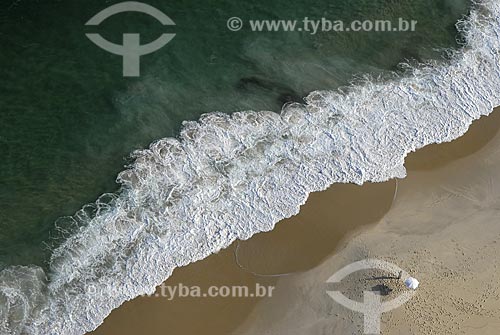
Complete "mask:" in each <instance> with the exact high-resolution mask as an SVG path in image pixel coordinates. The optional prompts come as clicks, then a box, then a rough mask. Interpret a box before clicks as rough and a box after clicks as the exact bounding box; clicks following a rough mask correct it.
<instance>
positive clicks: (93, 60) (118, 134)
mask: <svg viewBox="0 0 500 335" xmlns="http://www.w3.org/2000/svg"><path fill="white" fill-rule="evenodd" d="M116 2H118V1H110V2H106V3H103V2H102V1H85V2H82V1H64V0H63V1H48V2H44V3H34V2H27V1H26V2H25V1H14V2H13V3H12V5H10V4H8V5H2V9H1V12H0V46H1V49H0V65H1V66H0V157H1V160H0V264H3V265H7V264H32V263H34V264H39V265H44V263H45V260H46V259H47V256H48V255H49V254H50V248H51V247H52V246H53V245H54V243H53V242H54V241H55V243H57V241H58V240H54V239H55V238H56V237H58V236H59V235H60V233H59V232H58V230H57V229H56V224H55V222H56V220H57V219H58V218H60V217H62V216H65V215H72V214H73V213H75V212H76V211H77V210H78V209H79V208H81V206H82V205H83V204H85V203H90V202H93V201H94V200H95V199H96V198H97V197H98V196H99V195H100V194H102V193H105V192H112V191H115V190H116V188H117V186H116V184H115V183H114V179H115V176H116V174H117V173H118V172H119V171H120V170H122V169H123V166H124V165H125V164H127V162H128V160H129V159H128V157H129V154H130V153H131V152H132V151H133V150H134V149H138V148H143V147H145V146H147V145H148V144H149V143H150V142H152V141H154V140H155V139H158V138H161V137H165V136H174V135H175V134H176V132H177V131H178V129H179V127H180V126H181V123H182V121H183V120H193V119H197V118H198V117H199V116H200V115H201V114H202V113H205V112H210V111H216V110H217V111H222V112H228V113H229V112H233V111H238V110H247V109H253V110H263V109H268V110H273V111H279V109H280V107H281V105H282V104H283V103H284V102H287V101H297V100H299V101H300V97H302V96H304V95H305V94H307V93H308V92H310V91H313V90H315V89H335V88H338V87H341V86H344V85H347V84H348V83H349V82H350V81H351V80H352V78H353V76H355V75H360V74H363V73H371V74H373V75H378V74H382V73H385V72H387V71H398V64H399V63H400V62H401V61H403V60H405V59H408V60H419V61H422V60H426V59H439V58H441V57H442V52H441V51H442V49H443V48H449V47H454V46H456V45H457V41H456V40H457V32H456V30H455V27H454V24H455V22H456V21H457V19H458V18H460V17H461V16H462V15H464V14H466V13H467V8H468V6H467V4H466V2H465V1H452V0H448V1H445V0H441V1H436V0H427V1H395V0H392V1H390V0H386V1H376V0H370V1H364V0H363V1H361V0H355V1H347V0H342V1H338V0H337V1H316V2H315V3H314V7H311V5H310V4H309V3H307V2H305V1H304V2H291V1H273V2H270V1H254V2H252V3H249V2H242V1H214V2H210V3H209V2H201V3H200V2H195V1H175V2H174V1H148V2H147V3H148V4H150V5H153V6H154V7H156V8H158V9H160V10H162V11H163V12H165V13H166V14H168V15H169V16H170V17H171V18H172V19H173V20H174V22H175V23H176V26H175V27H169V28H167V31H172V32H175V33H176V34H177V36H176V37H175V39H174V40H173V41H172V42H171V43H169V44H168V45H167V46H165V47H164V48H163V49H161V50H159V51H158V52H156V53H154V54H151V55H148V56H145V57H143V58H142V60H141V65H142V76H141V77H140V78H123V77H122V76H121V71H122V63H121V58H120V57H119V56H115V55H111V54H109V53H107V52H105V51H103V50H101V49H99V48H98V47H97V46H95V45H94V44H92V43H91V42H90V41H89V40H88V39H87V38H86V37H85V33H87V32H93V31H98V32H99V33H101V34H102V35H103V36H104V37H105V38H107V39H109V40H112V41H116V42H119V41H120V40H121V35H122V33H123V32H140V33H141V36H142V37H141V38H143V39H144V40H145V41H152V40H154V39H156V38H157V37H158V36H159V35H160V34H161V33H163V32H164V31H165V28H164V27H162V26H161V25H160V24H158V23H157V22H156V21H155V20H154V19H152V18H149V17H147V16H144V15H141V14H122V15H120V16H118V15H117V16H115V17H112V18H109V19H108V20H106V21H105V22H104V23H103V24H102V25H101V26H100V27H97V28H96V27H92V28H90V27H85V26H84V24H85V22H86V21H87V20H88V19H89V18H91V17H92V16H93V15H95V14H96V13H97V12H99V11H100V10H102V9H104V8H105V7H107V6H109V5H111V4H112V3H116ZM231 16H240V17H241V18H242V19H244V20H248V19H302V18H303V17H306V16H307V17H309V18H321V17H327V18H332V19H342V20H345V21H350V20H354V19H361V20H363V19H394V18H397V17H404V18H408V19H413V20H418V21H419V24H418V26H417V31H416V32H406V33H402V32H401V33H331V32H326V33H318V34H317V35H314V36H311V35H310V34H308V33H306V32H302V33H299V32H296V33H291V32H286V33H285V32H281V33H278V32H273V33H256V32H251V31H249V29H248V27H245V28H244V29H243V30H242V31H239V32H231V31H229V30H228V29H227V28H226V20H227V19H228V18H229V17H231ZM67 228H68V227H64V229H67ZM47 243H48V245H47Z"/></svg>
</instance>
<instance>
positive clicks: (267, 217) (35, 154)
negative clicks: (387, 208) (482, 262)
mask: <svg viewBox="0 0 500 335" xmlns="http://www.w3.org/2000/svg"><path fill="white" fill-rule="evenodd" d="M23 4H25V3H23V2H22V1H21V2H19V1H18V2H16V3H15V4H14V7H9V8H10V9H9V11H14V12H11V13H8V14H7V15H5V14H2V15H0V17H1V20H2V21H1V22H2V27H3V28H4V29H2V35H1V38H2V39H5V40H4V41H2V42H4V44H6V43H11V44H14V45H15V46H12V47H11V49H8V52H3V51H2V54H1V55H2V56H1V57H2V59H1V61H2V64H6V65H5V66H2V72H5V75H4V76H2V78H3V79H2V99H1V102H0V103H1V104H2V105H0V106H1V107H0V108H1V111H2V116H1V117H2V123H1V127H2V128H1V129H2V133H1V138H0V139H1V141H2V149H1V150H2V153H4V151H5V154H4V155H3V157H7V159H3V160H2V162H1V164H2V166H1V167H2V178H1V180H2V189H1V196H2V205H1V206H2V207H1V209H2V211H1V215H2V216H1V220H2V221H1V223H0V224H1V225H2V226H1V227H2V230H1V231H2V244H1V245H2V257H3V263H4V264H5V265H6V267H5V268H4V269H3V270H2V271H1V272H0V281H1V282H2V284H3V285H2V291H1V295H0V300H1V302H2V304H1V305H0V308H1V309H0V330H2V332H5V333H7V334H8V333H13V334H19V333H28V334H81V333H84V332H85V331H89V330H92V329H94V328H95V327H97V326H98V325H99V324H100V323H101V322H102V320H103V318H104V317H105V316H106V315H107V314H109V312H110V311H111V310H112V309H113V308H116V307H118V306H119V305H120V304H121V303H122V302H123V301H125V300H128V299H131V298H133V297H135V296H137V295H139V294H142V293H146V292H152V291H153V290H154V288H155V286H156V285H158V284H159V283H161V282H162V281H163V280H165V279H166V278H167V277H168V276H169V275H170V273H171V271H172V270H173V269H174V268H175V267H178V266H182V265H186V264H189V263H190V262H193V261H195V260H198V259H202V258H204V257H206V256H208V255H209V254H211V253H213V252H216V251H217V250H220V249H222V248H224V247H226V246H228V245H229V244H230V243H231V242H232V241H233V240H234V239H236V238H240V239H247V238H249V237H250V236H251V235H253V234H255V233H257V232H259V231H267V230H270V229H272V228H273V226H274V224H275V223H276V222H277V221H279V220H280V219H282V218H284V217H289V216H291V215H294V214H296V213H297V211H298V208H299V206H300V204H302V203H303V202H304V201H305V200H306V198H307V195H308V194H309V193H310V192H312V191H318V190H322V189H325V188H326V187H328V186H329V185H331V184H333V183H345V182H352V183H363V182H365V181H384V180H387V179H389V178H394V177H404V174H405V171H404V166H403V163H404V157H405V156H406V154H407V153H408V152H410V151H413V150H415V149H417V148H420V147H422V146H425V145H427V144H430V143H439V142H443V141H450V140H453V139H454V138H456V137H458V136H460V135H462V134H463V133H464V132H465V131H466V130H467V129H468V126H469V125H470V123H471V122H472V121H473V120H474V119H477V118H478V117H480V116H481V115H486V114H488V113H490V112H491V110H492V107H493V106H496V105H498V104H500V101H499V100H500V98H499V95H498V93H499V91H498V90H499V87H500V86H499V82H498V81H499V78H500V68H499V46H500V41H499V34H500V5H499V4H497V3H496V2H495V1H490V0H485V1H483V2H481V3H480V4H478V5H476V7H475V9H474V10H473V12H472V13H471V14H470V15H469V16H468V19H467V20H466V21H464V22H462V23H461V24H460V25H459V28H460V29H459V30H460V31H461V35H460V37H459V40H460V41H462V42H463V45H461V46H459V45H457V42H456V38H457V30H456V28H455V26H454V24H455V23H456V21H457V20H458V19H459V18H460V17H461V15H462V14H464V13H466V12H467V6H466V4H464V3H461V2H458V1H457V2H454V1H437V2H435V1H421V2H418V3H413V2H409V1H400V2H393V1H380V2H377V1H369V2H368V1H358V2H356V1H350V2H349V3H347V2H333V4H332V3H326V2H325V3H324V4H323V5H324V7H322V4H316V5H315V7H314V9H310V8H307V7H308V6H306V5H305V4H303V5H302V6H303V7H304V8H300V6H299V5H297V6H291V5H290V3H289V2H287V3H285V2H280V1H278V2H273V3H272V4H267V3H266V4H264V3H263V4H262V5H259V4H255V3H253V4H251V5H250V4H243V3H242V4H235V3H229V2H228V3H222V2H221V3H220V5H219V4H218V5H217V6H215V5H213V6H208V5H207V8H200V7H197V5H195V4H194V3H193V4H190V3H188V2H183V3H182V4H176V5H175V6H174V5H172V4H171V5H166V4H162V3H159V2H158V3H151V4H152V5H157V7H159V8H162V10H164V11H165V12H166V13H168V14H169V16H170V17H172V19H174V21H175V22H176V23H177V27H175V29H177V30H176V32H177V33H178V35H177V36H176V38H175V40H174V41H173V42H172V43H171V45H170V44H169V45H168V46H167V47H166V48H165V49H168V50H164V51H163V53H159V54H155V55H151V56H148V57H145V58H144V59H145V61H144V64H143V77H141V78H140V79H134V80H130V79H128V80H125V79H123V78H117V77H119V75H120V72H121V61H120V59H119V58H117V57H115V56H111V55H107V54H105V53H104V52H101V51H100V50H98V49H96V47H94V46H93V45H92V44H91V43H90V42H86V41H85V40H83V41H82V39H81V36H80V35H81V34H84V32H85V29H84V28H83V27H81V26H78V24H76V23H82V24H83V23H84V22H85V21H86V20H87V19H88V18H89V17H91V16H92V15H93V14H94V13H92V12H91V10H94V9H95V10H96V12H97V11H98V9H96V8H95V7H99V6H95V7H94V8H92V7H93V5H92V2H88V6H87V4H86V5H85V8H79V6H75V5H74V4H70V3H66V2H64V1H62V2H54V3H52V4H50V5H43V6H42V5H39V4H36V5H33V4H31V3H29V4H27V5H26V6H28V7H25V8H24V10H25V12H23V11H22V8H23ZM33 6H34V7H35V8H30V7H33ZM37 6H40V7H37ZM44 6H47V7H44ZM100 6H102V4H101V5H100ZM162 6H163V7H162ZM169 6H170V7H169ZM40 8H43V11H38V12H37V9H39V10H40ZM99 8H100V7H99ZM16 11H17V12H16ZM19 11H20V12H19ZM83 12H85V13H87V12H88V14H89V15H85V17H84V18H81V17H80V16H81V15H82V13H83ZM188 12H189V13H188ZM379 12H380V13H381V14H380V15H388V16H389V17H398V16H402V17H405V16H407V17H410V16H411V19H418V20H419V21H421V22H424V23H426V24H424V25H423V27H422V30H420V29H419V30H418V31H417V32H416V33H411V34H402V33H400V34H395V35H394V36H393V35H391V37H383V36H380V35H376V34H359V35H356V34H347V35H349V36H342V35H340V36H339V35H333V34H331V33H330V34H320V35H318V36H312V37H311V36H309V35H306V34H301V33H297V34H291V33H282V34H276V33H269V34H260V33H259V34H258V35H256V34H255V33H252V32H249V31H242V32H240V33H234V32H229V31H226V30H224V29H225V20H227V17H229V16H235V15H238V14H239V13H242V14H239V15H241V16H246V17H249V18H250V17H251V15H254V14H255V15H259V18H261V17H262V18H275V17H278V18H288V17H297V16H298V17H303V16H309V17H314V16H316V17H318V16H319V17H321V16H330V15H331V16H336V17H337V15H344V16H342V18H343V19H346V20H349V19H348V18H359V17H373V15H374V13H379ZM12 13H14V14H12ZM15 13H17V14H15ZM19 13H21V14H19ZM44 13H45V14H44ZM61 14H65V15H66V16H61ZM16 15H18V16H16ZM56 17H57V18H58V19H57V20H56V19H55V18H56ZM14 18H17V19H18V20H19V21H16V20H14ZM420 18H421V20H420ZM20 22H23V24H20ZM126 22H128V20H121V21H112V22H110V23H109V26H107V27H109V28H108V29H109V31H111V32H112V33H111V34H110V35H109V36H110V39H111V38H113V37H114V38H119V37H117V36H119V35H120V34H121V33H122V32H123V29H132V28H147V29H146V30H148V31H150V32H151V33H153V31H152V30H153V29H152V28H150V25H149V24H148V23H146V22H147V21H143V22H141V21H140V20H139V22H138V23H137V21H136V23H135V24H136V26H133V27H132V26H128V23H126ZM30 24H31V25H32V26H31V27H32V28H31V30H30V29H26V30H24V29H25V28H23V29H21V28H18V27H26V25H30ZM60 24H63V27H67V29H66V30H64V29H62V30H63V33H61V27H60V26H58V25H60ZM64 24H66V26H64ZM37 25H43V27H46V26H48V27H50V28H49V29H48V31H52V33H48V31H47V30H43V31H42V30H40V29H38V30H37V29H36V27H37ZM124 25H125V26H124ZM75 26H78V27H75ZM105 27H106V26H103V27H101V28H102V29H104V28H105ZM15 29H20V30H19V35H23V34H24V38H25V40H21V41H22V43H19V41H20V40H19V39H17V38H13V37H12V36H13V35H12V34H10V33H9V34H7V33H4V32H8V31H15ZM51 29H52V30H51ZM113 32H114V33H116V34H113ZM118 32H120V34H118ZM156 32H157V31H156ZM37 34H39V35H38V37H37ZM14 35H15V34H14ZM37 38H38V39H43V40H44V42H46V43H48V46H46V44H44V43H40V42H34V41H37ZM73 38H80V39H79V40H78V41H76V40H73ZM152 38H154V37H152ZM25 42H28V43H25ZM85 42H86V43H85ZM16 43H17V44H16ZM37 43H38V44H37ZM42 45H43V46H42ZM450 47H455V48H458V49H457V51H452V50H450V51H448V52H447V53H446V54H445V55H443V52H442V50H443V48H450ZM40 48H41V49H40ZM198 48H199V49H198ZM436 49H438V50H436ZM188 51H189V52H188ZM24 52H25V53H26V54H23V53H24ZM19 54H21V55H24V57H27V58H23V57H21V56H19ZM82 55H84V56H85V57H82ZM440 56H442V59H440V60H439V61H436V62H431V63H427V64H426V65H417V64H416V61H423V60H426V59H432V58H439V57H440ZM30 57H31V58H30ZM82 58H84V60H81V59H82ZM27 59H29V60H32V61H36V62H35V63H36V64H37V65H38V67H35V68H34V69H30V68H26V66H28V65H29V66H31V65H30V64H31V63H30V62H27ZM404 59H410V60H411V59H412V60H411V61H410V65H407V66H405V67H400V68H401V71H400V72H399V73H392V74H388V71H391V70H392V71H396V70H398V64H399V62H401V61H402V60H404ZM82 64H83V65H82ZM23 66H25V67H24V68H23ZM403 69H404V70H405V71H404V72H403ZM16 71H17V72H16ZM23 71H24V72H23ZM47 71H48V72H47ZM363 73H371V74H372V75H374V76H377V75H381V76H382V78H381V79H373V78H371V79H370V78H366V77H365V78H364V79H359V80H358V81H356V82H355V84H353V85H351V86H349V87H347V88H345V89H343V90H341V91H338V90H335V89H337V88H339V87H343V86H345V85H347V84H348V83H349V82H350V80H352V78H353V75H356V74H363ZM45 76H47V77H45ZM43 78H47V80H46V81H44V80H43ZM320 90H321V91H320ZM54 92H56V93H58V94H54ZM308 92H312V93H310V94H309V95H308V96H307V99H306V101H305V103H304V104H298V103H289V104H287V105H286V106H285V107H284V108H283V109H282V110H281V113H279V114H278V113H276V112H279V111H280V109H281V106H282V104H283V103H284V102H287V101H301V100H300V97H301V96H305V95H307V93H308ZM16 94H17V95H16ZM4 95H5V98H4V97H3V96H4ZM83 101H85V103H83ZM105 107H106V108H105ZM239 110H242V111H246V112H237V111H239ZM250 110H256V111H258V110H268V111H267V112H266V111H260V112H251V111H250ZM209 111H220V112H225V113H211V114H205V115H202V116H201V117H200V115H201V114H202V113H205V112H209ZM273 111H274V112H273ZM229 113H231V114H229ZM197 118H199V121H197V122H195V121H191V122H184V123H183V124H182V127H181V121H182V120H194V119H197ZM57 122H59V123H57ZM24 123H26V124H27V125H24ZM54 123H56V124H57V126H54ZM66 126H68V128H66ZM169 135H170V136H175V135H177V136H176V138H173V137H171V138H166V137H165V136H169ZM16 136H18V137H16ZM159 138H162V139H160V140H156V141H155V142H154V143H153V144H151V145H150V146H149V148H148V149H145V150H139V151H136V152H134V153H133V154H132V155H131V156H128V153H130V152H131V151H132V150H133V149H135V148H141V147H144V146H145V145H147V144H148V143H149V142H151V141H152V140H154V139H159ZM16 145H18V146H19V148H16ZM18 149H19V150H18ZM17 150H18V151H17ZM69 152H71V153H72V155H73V156H72V155H70V154H69ZM23 155H25V156H24V157H23ZM123 157H129V158H128V162H129V163H130V165H129V166H128V168H127V169H126V170H124V171H123V172H121V173H120V174H119V176H118V181H119V183H120V185H121V188H120V190H119V191H117V192H114V193H107V194H106V195H104V196H102V197H100V198H99V200H98V201H97V202H96V203H95V204H94V205H88V206H85V207H84V209H83V210H81V211H79V212H78V213H77V214H76V215H75V216H73V217H66V218H61V219H59V220H58V221H57V223H56V224H55V223H54V222H55V221H56V219H57V218H58V217H61V215H64V214H68V215H69V214H72V213H73V212H74V211H76V210H77V209H78V208H79V207H81V205H82V204H84V203H86V202H90V201H91V200H90V199H88V198H91V199H92V197H94V198H95V197H97V196H98V195H99V194H101V193H104V192H106V191H114V190H115V189H116V188H117V186H115V185H114V184H113V183H112V180H113V179H114V175H115V174H116V173H117V172H119V171H120V169H121V165H122V164H123V160H122V159H123ZM23 158H24V159H23ZM3 165H6V166H5V167H4V166H3ZM80 173H81V174H80ZM4 185H5V186H4ZM23 193H24V194H25V195H26V196H27V198H25V197H23ZM3 199H6V200H5V202H4V201H3ZM79 201H80V202H79ZM23 204H24V207H23V206H22V205H23ZM16 209H17V210H16ZM18 211H19V212H20V213H17V212H18ZM58 211H61V212H58ZM37 215H39V217H36V216H37ZM4 227H5V229H4ZM55 227H59V229H56V228H55ZM58 230H59V231H58ZM61 230H64V231H66V233H64V234H63V233H61V232H60V231H61ZM27 232H29V234H28V233H27ZM51 235H52V236H55V237H53V238H52V239H50V238H49V237H50V236H51ZM56 237H59V238H56ZM43 242H46V243H47V247H45V248H44V247H43V246H44V245H45V244H43ZM44 250H46V251H44ZM47 259H49V261H48V262H47ZM12 264H38V265H41V267H39V266H34V265H32V266H12ZM7 265H8V266H7ZM70 316H71V317H70Z"/></svg>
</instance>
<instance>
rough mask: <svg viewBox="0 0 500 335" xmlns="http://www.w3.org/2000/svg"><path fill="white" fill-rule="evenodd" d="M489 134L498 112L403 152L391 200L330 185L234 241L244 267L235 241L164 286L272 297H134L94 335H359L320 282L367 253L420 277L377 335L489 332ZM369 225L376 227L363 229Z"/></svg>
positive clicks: (495, 219) (496, 245)
mask: <svg viewBox="0 0 500 335" xmlns="http://www.w3.org/2000/svg"><path fill="white" fill-rule="evenodd" d="M499 128H500V111H499V112H497V113H494V114H493V115H491V116H489V117H487V118H483V119H481V120H479V121H477V122H476V123H475V124H474V125H473V126H472V128H471V130H470V131H469V132H468V133H467V134H466V135H465V136H464V137H462V138H461V139H459V140H457V141H454V142H452V143H447V144H440V145H433V146H430V147H428V148H424V149H423V150H420V151H418V152H417V153H413V154H411V155H410V156H409V157H408V159H407V167H408V170H409V171H408V178H406V179H404V180H400V181H399V182H398V188H397V196H396V200H395V201H394V203H393V197H394V193H395V190H396V187H395V185H396V182H395V181H391V182H388V183H383V184H366V185H364V186H362V187H359V186H355V185H334V186H332V187H331V188H330V189H329V190H327V191H325V192H321V193H317V194H313V195H311V197H310V199H309V200H308V202H307V204H306V205H304V207H303V208H302V209H301V213H300V214H299V215H297V216H296V217H294V218H291V219H288V220H284V221H283V222H282V223H279V224H278V226H277V228H276V229H275V230H273V231H272V232H269V233H264V234H259V235H257V236H255V237H253V238H252V239H250V240H249V241H244V242H240V243H239V247H238V252H237V255H238V261H239V263H240V265H241V266H242V267H243V268H244V269H241V268H240V267H238V264H237V263H236V262H235V257H234V253H235V250H236V248H237V245H236V244H234V245H233V246H231V248H229V249H227V250H224V251H222V252H220V253H219V254H216V255H212V256H210V257H209V258H207V259H206V260H204V261H201V262H197V263H195V264H192V265H190V266H188V267H185V268H181V269H177V270H176V271H175V272H174V275H173V276H172V277H171V278H169V279H168V280H167V282H166V283H167V284H168V285H171V286H175V285H176V284H178V283H182V284H184V285H197V286H200V287H202V288H206V287H208V286H211V285H218V286H220V285H248V286H250V287H253V286H254V285H255V283H260V284H262V285H276V289H275V291H274V295H273V297H272V298H264V299H261V300H259V299H257V298H189V299H188V298H177V299H174V300H172V301H169V300H167V299H165V298H138V299H135V300H133V301H132V302H128V303H126V304H124V305H123V306H122V307H121V308H119V309H117V310H115V311H114V312H113V313H112V314H111V315H110V317H108V318H107V319H106V321H105V322H104V324H103V325H102V326H101V327H100V328H99V329H98V330H97V331H95V332H93V333H92V334H95V335H128V334H130V335H132V334H134V335H136V334H148V335H155V334H176V335H177V334H181V335H185V334H186V335H191V334H217V335H220V334H237V335H247V334H248V335H254V334H259V335H264V334H276V335H282V334H287V335H288V334H290V335H293V334H297V335H299V334H300V335H307V334H314V335H318V334H319V335H321V334H342V335H344V334H361V333H362V325H363V322H362V316H361V314H359V313H355V312H352V311H349V310H347V309H346V308H344V307H341V306H340V305H338V304H336V303H335V302H334V301H333V300H332V299H331V298H330V297H329V296H328V295H327V294H326V284H325V281H326V280H327V279H328V278H329V277H330V276H331V275H332V274H333V273H334V272H336V271H337V270H338V269H340V268H341V267H343V266H344V265H346V264H349V263H351V262H353V261H356V260H360V259H364V258H367V257H370V258H380V259H384V260H388V261H390V262H392V263H395V264H397V265H398V266H400V267H401V268H403V269H404V270H406V271H408V272H410V273H411V274H413V275H414V276H415V277H417V278H418V279H419V280H420V281H421V287H420V288H419V289H418V290H417V295H416V296H415V297H414V298H413V299H412V300H410V301H409V302H408V303H407V304H406V305H404V307H401V308H399V309H396V310H393V311H391V312H388V313H386V314H384V316H383V321H382V333H383V334H432V333H433V334H497V333H498V329H500V302H499V300H500V271H498V269H497V267H498V266H499V263H500V260H499V259H498V258H497V259H495V255H497V254H499V253H500V250H499V249H500V169H498V167H497V165H500V136H498V135H497V131H498V129H499ZM391 206H392V207H391ZM369 223H378V224H376V225H371V226H369V227H368V228H367V227H366V225H367V224H369ZM362 226H363V228H362V229H360V227H362ZM336 250H337V252H335V251H336ZM251 272H253V273H258V274H263V275H273V274H280V273H292V274H289V275H286V276H280V277H272V276H260V275H254V274H252V273H251ZM363 275H366V274H363V273H361V274H359V276H363ZM358 279H359V278H358ZM380 283H386V284H387V285H389V286H391V287H392V288H393V289H394V292H392V293H391V294H390V295H389V297H387V299H391V298H392V297H393V296H394V295H397V292H398V290H404V288H403V287H402V285H401V283H396V282H395V281H394V280H392V281H390V280H389V281H381V282H380ZM366 284H367V282H366V281H364V280H350V281H347V282H346V283H343V286H342V289H343V290H345V292H346V294H347V295H349V294H350V296H352V297H354V296H357V293H359V292H362V291H363V290H364V289H366V287H365V286H366ZM369 284H370V285H372V286H373V285H375V284H378V283H377V282H373V283H372V282H370V283H369Z"/></svg>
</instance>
